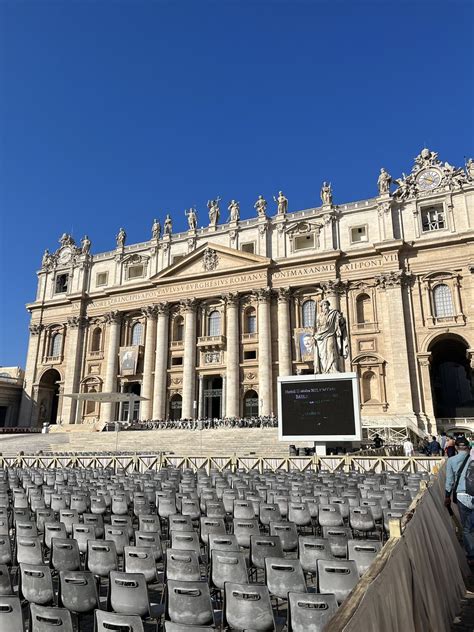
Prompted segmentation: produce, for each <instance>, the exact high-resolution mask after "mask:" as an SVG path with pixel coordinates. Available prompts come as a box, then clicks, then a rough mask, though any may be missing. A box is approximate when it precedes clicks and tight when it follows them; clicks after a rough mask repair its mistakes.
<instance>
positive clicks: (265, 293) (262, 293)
mask: <svg viewBox="0 0 474 632" xmlns="http://www.w3.org/2000/svg"><path fill="white" fill-rule="evenodd" d="M255 295H256V297H257V301H258V302H259V303H266V302H267V301H268V300H269V299H270V297H271V295H272V291H271V289H270V288H269V287H262V288H259V289H258V290H255Z"/></svg>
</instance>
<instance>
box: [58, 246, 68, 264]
mask: <svg viewBox="0 0 474 632" xmlns="http://www.w3.org/2000/svg"><path fill="white" fill-rule="evenodd" d="M58 260H59V263H60V264H62V265H64V264H65V263H69V261H70V260H71V251H70V249H69V248H64V249H63V250H61V252H60V254H59V257H58Z"/></svg>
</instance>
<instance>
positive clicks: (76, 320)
mask: <svg viewBox="0 0 474 632" xmlns="http://www.w3.org/2000/svg"><path fill="white" fill-rule="evenodd" d="M66 322H67V326H68V328H69V329H79V327H85V326H86V325H87V322H88V319H87V318H84V317H82V316H68V318H67V321H66Z"/></svg>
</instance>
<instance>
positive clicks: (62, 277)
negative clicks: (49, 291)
mask: <svg viewBox="0 0 474 632" xmlns="http://www.w3.org/2000/svg"><path fill="white" fill-rule="evenodd" d="M68 284H69V274H58V276H57V277H56V285H55V290H54V291H55V294H63V293H64V292H67V288H68Z"/></svg>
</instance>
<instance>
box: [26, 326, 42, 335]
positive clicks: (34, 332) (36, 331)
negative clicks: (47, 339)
mask: <svg viewBox="0 0 474 632" xmlns="http://www.w3.org/2000/svg"><path fill="white" fill-rule="evenodd" d="M43 329H44V325H43V324H41V323H30V325H29V330H30V334H31V335H32V336H39V335H40V333H41V332H42V331H43Z"/></svg>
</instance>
